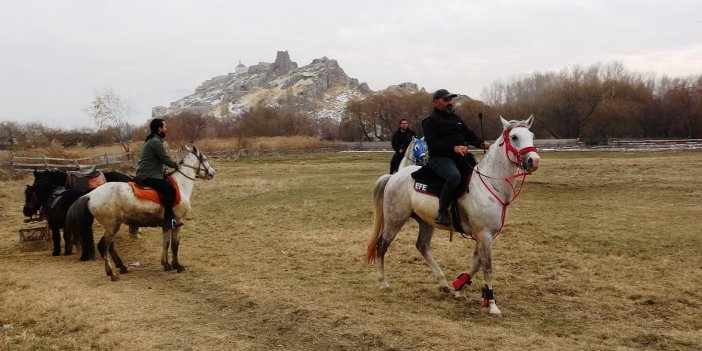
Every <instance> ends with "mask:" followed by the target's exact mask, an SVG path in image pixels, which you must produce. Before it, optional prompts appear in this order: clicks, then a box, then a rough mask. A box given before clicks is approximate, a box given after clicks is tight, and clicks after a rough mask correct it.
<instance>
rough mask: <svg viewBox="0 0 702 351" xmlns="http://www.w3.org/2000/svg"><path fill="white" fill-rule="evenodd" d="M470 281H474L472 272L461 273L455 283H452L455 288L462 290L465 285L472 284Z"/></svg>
mask: <svg viewBox="0 0 702 351" xmlns="http://www.w3.org/2000/svg"><path fill="white" fill-rule="evenodd" d="M470 283H472V281H471V280H470V274H468V273H461V274H459V275H458V277H457V278H456V280H454V281H453V283H451V285H453V289H454V290H461V288H463V286H464V285H470Z"/></svg>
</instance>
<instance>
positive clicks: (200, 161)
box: [168, 151, 202, 181]
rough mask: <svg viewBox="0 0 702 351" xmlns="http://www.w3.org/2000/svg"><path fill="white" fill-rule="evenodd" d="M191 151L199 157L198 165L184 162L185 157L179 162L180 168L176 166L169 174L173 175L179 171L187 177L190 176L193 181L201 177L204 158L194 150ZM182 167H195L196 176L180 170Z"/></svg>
mask: <svg viewBox="0 0 702 351" xmlns="http://www.w3.org/2000/svg"><path fill="white" fill-rule="evenodd" d="M191 153H192V154H193V155H195V157H197V162H198V164H197V167H195V166H191V165H188V164H185V163H183V160H184V159H185V158H183V159H182V160H180V162H178V168H176V169H175V170H174V171H173V172H171V173H169V174H168V175H172V174H173V173H175V172H178V173H180V174H182V175H183V176H184V177H185V178H188V179H190V180H192V181H195V178H200V171H201V170H202V167H200V166H202V159H201V158H200V155H198V154H196V153H194V152H192V151H191ZM181 167H187V168H190V169H194V170H195V177H194V178H193V177H190V176H189V175H187V174H185V173H183V171H181V170H180V168H181Z"/></svg>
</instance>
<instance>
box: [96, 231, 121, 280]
mask: <svg viewBox="0 0 702 351" xmlns="http://www.w3.org/2000/svg"><path fill="white" fill-rule="evenodd" d="M118 229H119V228H118ZM113 238H114V234H113V233H110V232H108V231H105V234H104V235H103V236H102V238H101V239H100V242H98V245H97V247H98V250H99V251H100V256H102V258H103V260H104V261H105V273H106V274H107V275H108V276H110V279H111V280H112V281H117V280H119V273H118V271H117V265H116V264H115V262H114V260H113V259H112V255H111V252H110V250H114V248H113V247H112V243H113ZM120 261H121V260H120Z"/></svg>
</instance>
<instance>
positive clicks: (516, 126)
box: [500, 115, 541, 173]
mask: <svg viewBox="0 0 702 351" xmlns="http://www.w3.org/2000/svg"><path fill="white" fill-rule="evenodd" d="M500 121H501V122H502V127H503V131H502V141H501V142H500V146H502V145H504V146H505V152H506V153H507V159H509V160H510V162H512V163H513V164H515V165H516V166H517V167H519V168H521V169H523V170H524V171H525V172H527V173H531V172H534V171H536V170H537V169H539V163H540V162H541V157H539V154H538V149H537V148H536V147H535V146H534V133H532V132H531V131H530V130H529V128H531V125H532V123H533V122H534V115H531V116H529V118H527V119H526V120H523V121H516V120H511V121H507V120H506V119H504V118H503V117H502V116H500Z"/></svg>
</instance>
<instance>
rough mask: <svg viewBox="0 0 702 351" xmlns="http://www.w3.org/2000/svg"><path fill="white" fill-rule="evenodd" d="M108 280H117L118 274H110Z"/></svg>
mask: <svg viewBox="0 0 702 351" xmlns="http://www.w3.org/2000/svg"><path fill="white" fill-rule="evenodd" d="M110 280H112V281H113V282H116V281H119V276H118V275H112V276H110Z"/></svg>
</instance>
